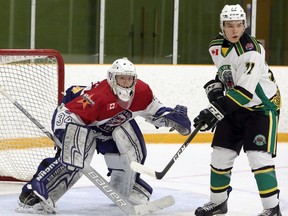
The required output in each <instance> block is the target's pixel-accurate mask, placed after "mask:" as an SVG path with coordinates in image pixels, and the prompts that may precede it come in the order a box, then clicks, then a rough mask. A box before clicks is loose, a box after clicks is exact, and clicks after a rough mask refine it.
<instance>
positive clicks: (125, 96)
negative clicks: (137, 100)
mask: <svg viewBox="0 0 288 216" xmlns="http://www.w3.org/2000/svg"><path fill="white" fill-rule="evenodd" d="M117 76H118V77H121V76H131V77H132V79H133V81H132V82H131V85H130V86H123V85H121V84H120V82H119V81H118V82H117ZM136 80H137V73H136V69H135V66H134V65H133V63H132V62H130V61H129V60H128V59H127V58H125V57H124V58H122V59H117V60H115V61H114V62H113V64H112V66H111V67H110V68H109V69H108V74H107V81H108V83H109V85H110V86H111V88H112V91H113V93H114V94H115V95H116V96H117V97H118V99H119V104H120V105H121V106H122V107H123V106H124V107H123V108H128V107H129V106H130V104H131V102H132V99H133V96H134V94H135V85H136Z"/></svg>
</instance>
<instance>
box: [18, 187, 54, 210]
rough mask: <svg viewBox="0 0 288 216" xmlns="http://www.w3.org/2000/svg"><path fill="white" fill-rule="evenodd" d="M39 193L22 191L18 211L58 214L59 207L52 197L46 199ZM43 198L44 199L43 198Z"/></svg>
mask: <svg viewBox="0 0 288 216" xmlns="http://www.w3.org/2000/svg"><path fill="white" fill-rule="evenodd" d="M36 194H37V193H33V192H31V193H29V194H26V193H22V194H21V195H20V198H19V201H18V206H17V207H16V212H19V213H30V214H56V213H57V212H58V211H57V208H56V207H55V204H54V203H53V201H52V200H51V199H49V198H48V200H46V199H44V198H43V197H41V196H38V195H36ZM42 198H43V199H42Z"/></svg>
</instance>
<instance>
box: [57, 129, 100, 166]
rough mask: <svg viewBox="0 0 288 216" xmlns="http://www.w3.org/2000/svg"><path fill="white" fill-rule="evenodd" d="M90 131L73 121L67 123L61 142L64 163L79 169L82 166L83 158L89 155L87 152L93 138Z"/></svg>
mask: <svg viewBox="0 0 288 216" xmlns="http://www.w3.org/2000/svg"><path fill="white" fill-rule="evenodd" d="M90 132H91V130H90V129H89V128H87V127H83V126H80V125H77V124H73V123H69V124H67V126H66V130H65V134H64V136H63V143H62V144H63V147H62V162H63V163H64V164H66V165H70V166H73V167H76V168H80V169H82V168H83V167H84V160H85V158H87V156H89V155H87V153H88V152H89V149H90V148H91V147H92V144H93V139H94V137H93V135H90ZM94 149H95V146H94ZM85 154H86V155H85ZM86 160H88V159H86Z"/></svg>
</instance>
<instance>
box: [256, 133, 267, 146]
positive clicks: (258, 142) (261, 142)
mask: <svg viewBox="0 0 288 216" xmlns="http://www.w3.org/2000/svg"><path fill="white" fill-rule="evenodd" d="M253 143H255V144H256V145H257V146H263V145H265V144H266V138H265V136H264V135H262V134H258V135H257V136H255V138H254V140H253Z"/></svg>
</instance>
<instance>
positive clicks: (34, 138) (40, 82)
mask: <svg viewBox="0 0 288 216" xmlns="http://www.w3.org/2000/svg"><path fill="white" fill-rule="evenodd" d="M58 70H59V65H58V61H57V59H56V58H55V57H54V56H51V55H49V56H45V55H44V56H43V54H42V55H41V56H37V52H36V53H35V55H34V56H33V55H31V53H30V54H29V56H28V55H27V56H25V53H24V54H21V53H19V54H18V55H12V56H10V55H9V53H1V52H0V86H1V87H2V88H4V90H5V91H6V92H7V93H8V94H9V95H10V96H11V97H13V99H14V100H16V101H17V102H18V103H19V104H20V105H21V106H22V107H24V109H25V110H27V111H28V112H29V113H30V114H31V115H32V116H33V117H34V118H35V119H36V120H37V121H38V122H40V123H41V124H42V125H43V126H44V127H45V128H46V129H48V130H49V131H51V118H52V115H53V111H54V109H55V108H56V106H57V104H58V94H59V89H58V88H59V87H58V76H59V75H58ZM54 154H55V152H54V144H53V142H52V141H51V140H50V139H49V138H47V137H46V135H45V134H44V133H43V132H42V131H41V130H40V129H39V128H38V127H37V126H35V125H34V124H33V123H32V122H31V121H30V120H29V119H28V118H27V117H26V116H25V115H24V114H23V113H22V112H21V111H20V110H19V109H18V108H16V107H15V106H14V105H13V103H12V102H10V101H9V100H8V99H7V98H6V97H5V96H4V95H3V94H0V179H2V180H3V179H4V180H5V178H4V177H13V178H15V179H18V180H24V181H25V180H29V179H30V178H31V177H32V176H33V174H34V173H35V171H36V170H37V167H38V165H39V163H40V162H41V161H42V160H43V159H44V158H46V157H53V156H54Z"/></svg>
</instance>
